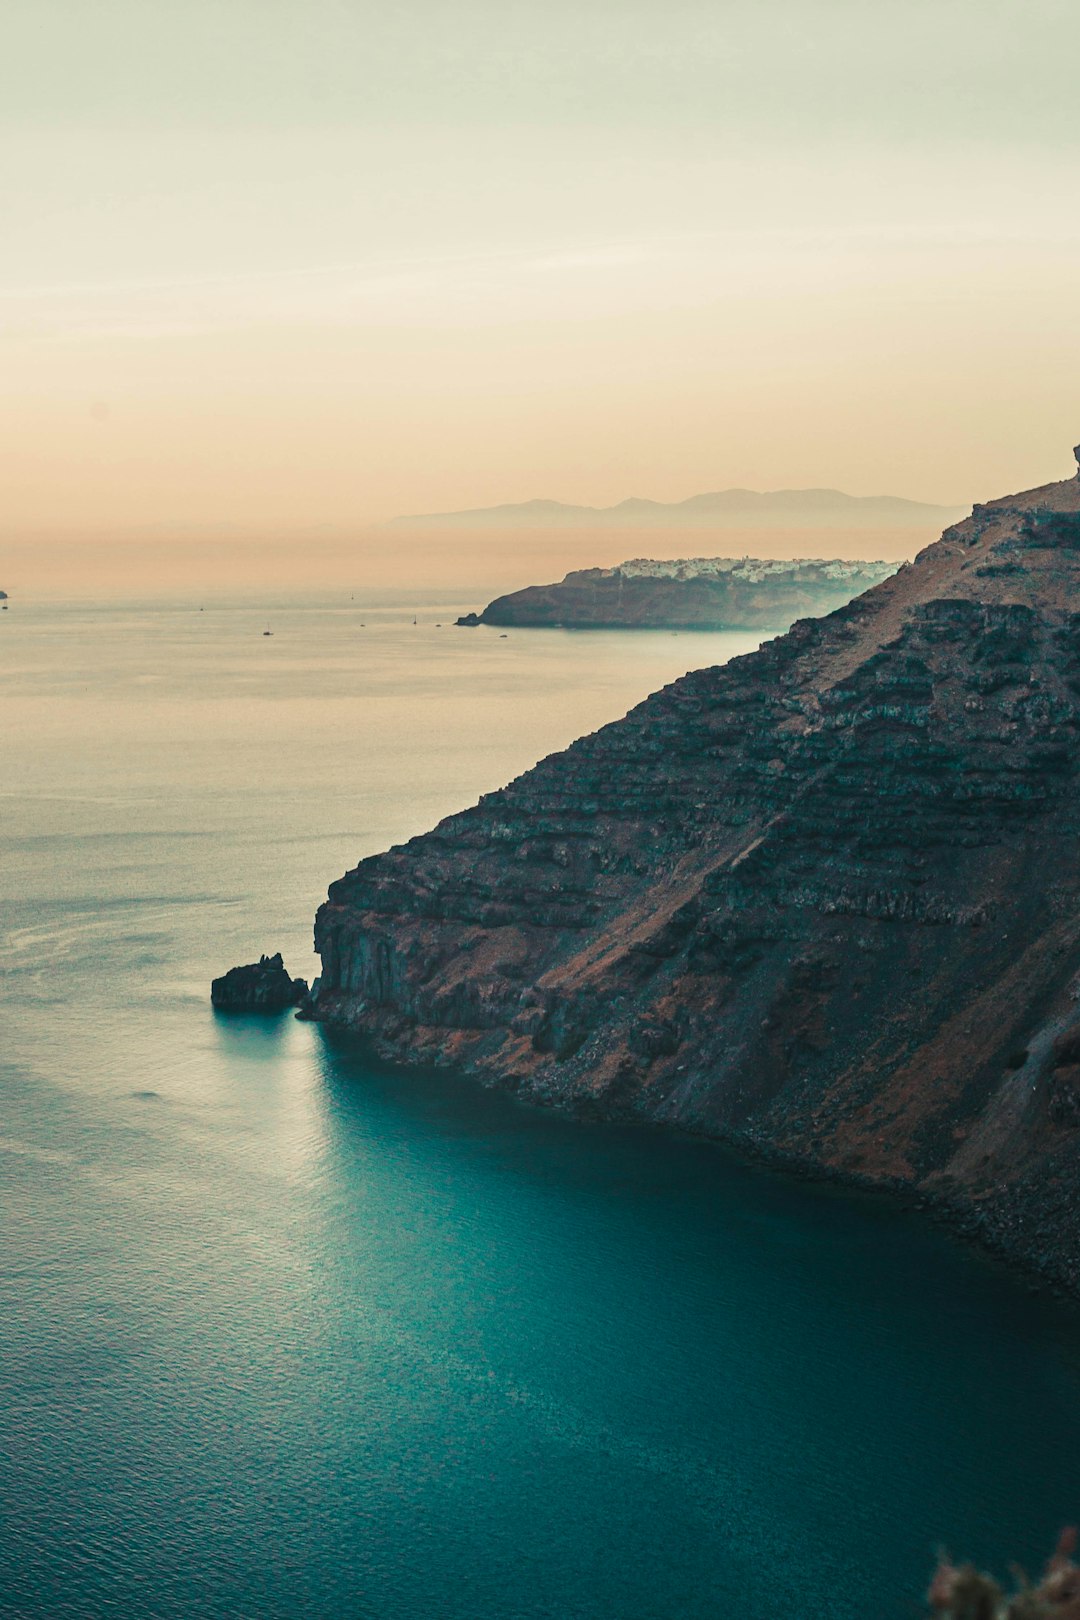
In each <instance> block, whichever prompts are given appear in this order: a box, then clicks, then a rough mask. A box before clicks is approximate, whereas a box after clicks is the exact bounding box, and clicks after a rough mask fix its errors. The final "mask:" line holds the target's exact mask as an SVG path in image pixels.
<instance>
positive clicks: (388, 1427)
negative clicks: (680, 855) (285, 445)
mask: <svg viewBox="0 0 1080 1620" xmlns="http://www.w3.org/2000/svg"><path fill="white" fill-rule="evenodd" d="M474 605H475V603H461V602H453V601H451V600H450V598H449V596H445V597H433V595H432V593H430V592H427V593H415V592H414V593H412V594H409V593H399V594H398V595H396V596H395V595H394V594H393V593H392V592H384V593H383V595H381V596H378V597H374V596H369V597H367V598H364V597H362V596H361V595H359V594H357V595H349V594H346V593H345V592H341V593H339V594H338V596H337V597H334V596H333V595H332V594H330V593H328V592H323V593H322V594H321V595H319V594H314V593H313V594H310V595H304V594H303V593H302V592H300V593H294V594H292V595H288V596H285V595H277V596H273V595H271V596H267V597H262V596H260V595H259V594H258V582H257V581H256V582H254V584H253V587H252V594H251V595H250V597H248V598H247V599H244V600H239V599H238V600H234V601H230V600H215V601H207V602H200V601H198V600H197V599H196V600H190V601H180V600H175V599H173V600H168V601H165V600H162V601H138V600H128V601H120V600H117V601H111V602H105V601H103V602H94V601H92V600H89V599H87V600H81V601H64V600H62V599H55V600H40V601H39V600H27V601H22V600H19V601H14V600H13V601H12V603H11V604H10V608H9V610H8V611H5V612H3V613H2V614H0V717H2V729H0V750H2V751H0V1001H2V1006H0V1454H2V1466H0V1613H2V1614H3V1615H5V1616H18V1617H25V1620H31V1617H33V1620H37V1617H46V1616H47V1617H72V1620H75V1617H78V1620H97V1617H106V1616H108V1617H113V1616H115V1617H121V1616H122V1617H124V1620H140V1617H143V1616H146V1617H160V1620H180V1617H188V1616H190V1617H198V1620H227V1617H228V1620H233V1617H247V1620H303V1617H307V1616H312V1617H326V1620H369V1617H370V1620H542V1617H543V1620H706V1617H708V1620H719V1617H720V1616H730V1615H735V1616H739V1617H745V1620H779V1617H781V1616H784V1617H787V1616H793V1617H796V1620H856V1617H857V1620H866V1617H868V1616H873V1617H874V1620H904V1617H911V1616H915V1615H918V1614H920V1613H922V1612H923V1610H922V1595H923V1593H924V1591H925V1587H926V1584H927V1581H928V1578H929V1575H930V1573H931V1570H932V1566H933V1562H934V1558H935V1554H936V1549H937V1548H938V1547H939V1546H945V1547H947V1548H949V1549H951V1550H952V1551H953V1552H954V1553H955V1554H956V1555H958V1556H965V1557H971V1558H974V1559H975V1560H976V1561H979V1562H982V1563H984V1564H990V1565H992V1566H994V1567H996V1568H997V1569H998V1570H1001V1571H1004V1569H1005V1568H1006V1567H1007V1565H1008V1563H1009V1562H1010V1561H1011V1560H1017V1561H1019V1562H1020V1563H1022V1564H1025V1565H1027V1566H1028V1567H1035V1566H1038V1565H1039V1564H1040V1562H1041V1560H1042V1559H1043V1557H1044V1556H1045V1555H1046V1554H1047V1552H1048V1551H1049V1550H1050V1547H1051V1545H1052V1543H1053V1541H1054V1540H1055V1538H1056V1536H1057V1533H1058V1530H1059V1528H1060V1527H1061V1526H1062V1525H1063V1524H1065V1523H1067V1522H1070V1521H1072V1520H1075V1519H1076V1518H1077V1517H1078V1516H1080V1470H1078V1467H1077V1458H1078V1457H1080V1332H1078V1327H1080V1319H1078V1316H1077V1314H1076V1312H1075V1311H1074V1309H1073V1308H1072V1307H1070V1306H1068V1305H1066V1304H1064V1303H1062V1302H1060V1301H1056V1300H1055V1299H1053V1298H1051V1297H1049V1296H1048V1295H1047V1294H1045V1293H1040V1292H1034V1291H1032V1289H1031V1287H1030V1285H1029V1284H1027V1283H1026V1282H1025V1281H1024V1280H1023V1279H1021V1278H1019V1277H1017V1276H1015V1275H1013V1274H1011V1273H1010V1272H1009V1271H1007V1270H1005V1269H1003V1268H1002V1267H1000V1266H999V1265H997V1264H995V1263H994V1262H992V1261H990V1260H988V1259H987V1258H985V1257H983V1256H981V1255H979V1254H977V1253H976V1252H974V1251H972V1250H970V1249H967V1248H965V1247H963V1246H961V1245H960V1244H959V1243H958V1242H957V1241H955V1240H954V1239H952V1238H951V1237H950V1236H948V1235H947V1234H946V1233H944V1232H942V1231H941V1230H939V1229H937V1228H936V1227H934V1226H933V1225H932V1224H930V1223H929V1222H928V1221H927V1220H925V1219H924V1218H922V1217H921V1216H919V1215H916V1214H913V1213H911V1212H910V1211H907V1210H902V1209H900V1208H898V1207H897V1206H896V1205H895V1204H893V1203H892V1202H890V1201H889V1200H888V1199H887V1198H884V1197H880V1198H879V1197H875V1196H870V1195H867V1194H864V1193H853V1192H849V1191H844V1190H841V1189H837V1188H835V1187H823V1186H816V1185H813V1184H810V1183H808V1182H805V1181H800V1180H795V1179H791V1178H788V1177H786V1176H784V1175H781V1174H778V1173H775V1172H772V1171H769V1170H765V1169H762V1168H761V1167H760V1166H755V1165H750V1164H746V1163H744V1162H742V1161H741V1160H740V1159H739V1158H738V1157H736V1156H734V1155H733V1154H732V1153H731V1152H730V1151H728V1150H726V1149H724V1148H722V1147H719V1146H717V1145H715V1144H711V1143H708V1142H704V1141H700V1140H694V1139H691V1138H688V1137H680V1136H678V1135H676V1134H673V1133H665V1132H662V1131H659V1130H656V1129H651V1128H646V1127H641V1128H633V1127H629V1126H616V1125H604V1124H587V1125H586V1124H581V1123H577V1122H574V1121H571V1120H569V1119H566V1118H563V1117H560V1116H559V1115H557V1114H554V1113H549V1112H545V1111H543V1110H538V1109H534V1108H529V1107H526V1106H523V1105H522V1104H520V1103H518V1102H515V1101H513V1100H510V1099H508V1098H507V1097H505V1096H502V1095H500V1094H498V1093H494V1092H489V1091H486V1090H484V1089H482V1088H480V1087H479V1086H478V1085H477V1084H475V1083H474V1082H471V1081H469V1080H468V1079H466V1078H463V1077H461V1076H455V1075H453V1074H447V1073H426V1072H412V1071H409V1072H401V1071H394V1070H392V1069H389V1068H387V1067H385V1066H383V1065H380V1064H377V1063H375V1062H373V1061H371V1060H370V1058H369V1057H367V1056H366V1055H365V1053H364V1051H363V1049H362V1047H361V1046H359V1045H358V1044H357V1043H356V1042H355V1041H354V1040H352V1039H349V1038H345V1037H343V1036H341V1035H337V1034H334V1033H332V1032H330V1031H327V1030H324V1029H322V1028H320V1027H319V1026H317V1025H314V1024H310V1023H301V1022H297V1021H296V1020H295V1019H294V1018H293V1017H292V1016H291V1015H284V1016H282V1017H280V1018H273V1019H258V1018H245V1017H224V1016H219V1015H217V1014H215V1013H214V1012H213V1010H212V1009H211V1006H210V1001H209V988H210V980H211V978H212V977H213V976H214V975H216V974H218V973H221V972H223V971H225V969H227V968H229V967H231V966H233V965H234V964H236V963H240V962H248V961H251V960H253V959H255V958H257V957H258V956H259V954H260V953H261V952H263V951H267V952H272V951H277V950H280V951H282V952H283V953H284V955H285V960H286V963H287V965H288V967H289V969H290V971H291V972H292V973H294V974H303V975H304V976H305V977H310V976H311V975H312V973H313V972H314V971H315V970H316V968H317V964H316V963H315V961H314V959H313V957H312V954H311V925H312V917H313V914H314V911H315V908H316V906H317V904H318V903H319V901H320V899H321V898H322V897H323V895H324V894H325V891H326V887H327V884H328V883H329V882H330V881H332V880H333V879H334V878H336V877H337V876H339V875H340V874H341V873H342V872H344V871H345V870H346V869H348V868H349V867H351V866H353V865H355V864H356V862H357V860H359V859H360V858H361V857H363V856H365V855H369V854H371V853H373V852H375V851H377V850H380V849H384V848H386V847H388V846H389V845H391V844H394V843H398V842H401V841H402V840H404V839H407V838H409V837H411V836H413V835H414V834H417V833H419V832H422V831H423V830H424V829H426V828H428V827H430V826H432V825H433V824H434V823H435V822H436V821H437V820H438V819H439V818H440V817H441V816H444V815H446V814H448V813H450V812H452V811H455V810H458V809H460V808H462V807H464V806H465V805H468V804H469V803H471V802H473V801H474V800H475V799H476V798H477V796H478V795H479V794H480V793H482V792H485V791H487V790H489V789H492V788H495V787H497V786H499V785H501V784H502V783H504V782H505V781H507V780H508V779H510V778H512V777H513V776H515V775H516V774H517V773H519V772H521V771H522V770H525V769H526V768H528V767H529V766H530V765H531V764H532V763H533V762H534V761H535V760H537V759H538V758H540V757H541V756H542V755H544V754H547V753H549V752H551V751H552V750H555V749H558V748H561V747H563V746H565V745H566V744H567V743H569V742H570V741H571V740H572V739H573V738H574V737H576V736H578V735H580V734H582V733H584V732H586V731H589V730H591V729H593V728H595V727H596V726H598V725H600V724H602V723H604V722H606V721H608V720H611V719H614V718H616V717H617V716H619V715H620V714H622V713H624V712H625V711H626V709H627V708H628V707H630V706H631V705H633V704H634V703H635V702H637V701H638V700H639V699H641V698H642V697H644V696H645V695H646V693H648V692H649V691H650V690H652V689H654V688H656V687H657V686H660V685H662V684H664V683H665V682H667V681H670V680H672V679H673V678H675V677H677V676H678V675H680V674H682V673H683V672H684V671H685V670H686V669H688V668H690V667H694V666H699V665H702V664H708V663H718V662H722V661H724V660H725V659H727V658H729V657H731V656H732V655H734V654H737V653H741V652H745V651H748V650H750V648H752V647H753V646H754V645H755V643H756V640H757V639H758V638H757V637H754V636H747V635H712V634H697V635H694V634H683V635H674V634H671V633H670V632H635V633H626V632H621V633H620V632H599V631H598V632H564V631H559V630H536V631H519V630H513V631H509V632H507V633H506V634H505V635H504V634H503V633H501V632H499V631H497V630H494V629H490V628H481V629H478V630H474V629H459V628H455V627H454V625H453V619H454V617H455V616H456V613H457V612H458V611H460V610H462V609H464V608H466V607H469V606H474ZM267 631H269V632H270V634H269V635H268V634H266V632H267Z"/></svg>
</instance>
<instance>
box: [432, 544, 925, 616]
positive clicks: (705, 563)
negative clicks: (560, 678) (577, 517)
mask: <svg viewBox="0 0 1080 1620" xmlns="http://www.w3.org/2000/svg"><path fill="white" fill-rule="evenodd" d="M897 566H898V565H897V564H896V563H891V562H840V561H832V562H830V561H826V560H824V559H821V558H814V557H803V558H797V559H795V560H791V561H788V560H785V561H776V560H774V559H762V558H755V557H691V558H687V559H684V560H683V561H679V562H663V561H661V562H655V561H652V560H651V559H649V558H637V559H635V560H634V561H632V562H625V563H622V564H620V566H619V567H617V568H582V569H578V570H576V571H575V572H574V573H571V574H567V576H566V578H565V579H564V580H562V581H560V583H559V584H557V585H527V586H526V587H525V588H524V590H520V591H511V592H510V593H509V595H507V596H498V597H496V598H495V600H494V601H493V602H489V603H488V605H487V607H486V608H485V609H484V611H483V612H482V613H479V614H477V613H470V614H468V615H467V616H466V617H465V618H463V619H459V620H458V624H469V625H474V624H497V625H516V626H522V627H525V626H533V627H536V626H541V625H562V626H566V627H569V628H574V629H595V628H599V627H603V626H620V627H623V628H626V629H673V630H768V629H776V628H777V627H779V626H782V625H785V624H790V623H791V621H792V620H793V619H797V618H801V617H804V616H805V615H807V614H811V613H814V614H816V613H827V612H828V611H829V610H830V609H831V608H835V607H839V606H840V605H841V604H842V603H844V602H849V601H850V600H851V598H852V597H853V596H857V595H858V593H859V592H860V591H864V590H866V588H867V587H868V586H870V585H875V584H877V582H878V581H879V580H882V579H886V578H887V577H888V576H889V575H890V574H892V573H895V572H896V568H897Z"/></svg>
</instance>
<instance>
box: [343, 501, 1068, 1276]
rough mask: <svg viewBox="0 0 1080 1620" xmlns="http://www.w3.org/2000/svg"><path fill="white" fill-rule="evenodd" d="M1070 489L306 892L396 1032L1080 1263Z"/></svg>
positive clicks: (568, 1100)
mask: <svg viewBox="0 0 1080 1620" xmlns="http://www.w3.org/2000/svg"><path fill="white" fill-rule="evenodd" d="M1078 541H1080V482H1078V481H1077V479H1076V478H1071V479H1069V480H1068V481H1066V482H1062V483H1060V484H1051V485H1048V486H1046V487H1044V488H1042V489H1037V490H1033V491H1030V492H1029V493H1027V494H1024V495H1018V496H1010V497H1007V498H1005V499H1003V500H998V501H994V502H991V503H990V504H988V505H985V506H979V507H976V508H975V510H974V512H973V513H972V516H971V517H970V518H968V519H966V520H965V521H964V522H962V523H959V524H957V525H955V526H954V527H953V528H951V529H948V530H946V532H945V534H944V535H943V537H942V539H941V540H940V541H939V542H938V543H937V544H935V545H933V546H930V547H928V548H927V549H926V550H925V551H923V552H922V553H921V554H920V555H919V557H918V558H917V559H916V561H915V562H914V563H913V564H910V565H908V566H906V567H904V568H902V569H901V570H900V571H899V572H898V573H897V574H895V575H893V577H891V578H889V579H886V580H885V581H884V582H883V583H881V584H879V585H877V586H875V587H874V588H873V589H872V590H870V591H868V592H866V593H865V594H864V595H863V596H860V597H858V598H856V599H855V600H854V601H852V602H851V603H849V604H848V605H847V606H845V607H842V608H839V609H838V610H836V611H834V612H832V613H830V614H829V615H828V616H827V617H825V618H820V619H811V620H802V621H800V622H798V623H796V624H795V625H794V627H793V628H792V629H791V630H790V631H789V632H788V633H787V635H784V636H781V637H779V638H777V639H776V640H774V641H771V642H768V643H766V644H765V645H764V646H763V647H762V648H761V649H760V651H758V652H756V653H753V654H750V655H749V656H747V657H744V658H737V659H733V660H732V661H731V662H730V663H729V664H726V665H724V666H723V667H721V668H711V669H699V670H696V671H694V672H693V673H692V674H690V675H687V676H685V677H684V678H683V679H682V680H679V681H676V682H675V683H674V684H673V685H671V686H669V687H665V688H664V689H663V690H662V691H660V692H656V693H654V694H653V696H652V697H650V698H648V699H647V700H646V701H645V702H644V703H642V704H640V705H639V706H638V707H637V708H636V709H634V710H632V711H631V713H630V714H628V715H627V716H626V717H625V719H623V720H620V721H617V722H615V723H614V724H612V725H609V726H605V727H604V728H603V729H602V730H601V731H598V732H597V733H596V734H595V735H593V736H589V737H585V738H582V739H581V740H580V741H579V742H577V743H575V744H574V745H573V746H572V747H571V748H569V749H567V750H566V751H565V752H564V753H562V754H558V755H553V756H552V757H551V758H549V759H546V760H543V761H541V763H540V764H539V765H537V766H536V767H535V768H534V769H533V770H531V771H529V772H527V773H526V774H525V775H524V776H521V777H519V778H518V779H517V781H515V782H512V783H511V784H510V785H509V786H508V787H506V788H504V789H502V790H501V791H499V792H497V793H491V794H488V795H487V796H486V797H485V798H483V799H482V800H481V801H480V803H479V804H478V805H476V806H474V807H473V808H472V809H469V810H466V811H464V812H462V813H461V814H459V815H455V816H451V817H449V818H448V819H447V820H445V821H443V822H441V823H440V825H439V826H438V827H436V828H435V829H434V831H433V832H430V833H428V834H427V835H425V836H424V837H422V838H415V839H413V840H412V841H411V842H410V843H408V844H407V845H405V846H403V847H401V848H398V849H393V850H390V851H389V852H387V853H386V854H384V855H379V856H375V857H372V858H371V859H369V860H365V861H363V862H361V864H360V865H359V866H358V867H356V869H355V870H354V871H352V872H349V873H348V874H347V875H346V876H345V877H343V878H341V879H340V880H339V881H338V882H337V883H335V884H333V885H332V887H331V889H330V896H329V899H328V901H327V903H326V904H325V905H323V906H322V907H321V909H320V911H319V914H318V918H317V920H316V945H317V948H318V950H319V951H320V952H321V955H322V960H323V972H322V978H321V985H320V994H319V1000H318V1005H317V1009H316V1016H318V1017H319V1018H322V1019H326V1020H328V1021H331V1022H336V1023H340V1024H344V1025H347V1026H350V1027H352V1028H356V1029H361V1030H363V1031H365V1032H366V1033H367V1034H368V1035H369V1036H370V1037H371V1038H372V1039H373V1041H374V1042H375V1044H376V1045H377V1046H378V1047H379V1048H380V1049H381V1050H382V1051H383V1053H384V1054H386V1055H389V1056H393V1057H397V1058H401V1059H409V1060H420V1061H425V1062H439V1063H445V1064H447V1065H454V1066H458V1067H462V1068H467V1069H469V1070H470V1071H472V1072H473V1073H475V1074H478V1075H480V1076H482V1077H484V1078H485V1079H487V1080H488V1081H490V1082H491V1083H497V1084H501V1085H505V1086H507V1087H511V1088H513V1089H514V1090H516V1091H518V1092H520V1093H522V1094H523V1095H525V1096H528V1097H531V1098H533V1099H535V1100H537V1101H542V1102H548V1103H552V1104H558V1105H561V1106H565V1107H567V1108H570V1109H574V1110H575V1111H579V1112H587V1113H592V1114H609V1115H621V1116H636V1117H640V1118H645V1119H650V1120H660V1121H668V1122H671V1123H672V1124H677V1125H680V1126H683V1127H687V1128H689V1129H692V1130H697V1131H701V1132H705V1133H709V1134H713V1135H717V1136H722V1137H726V1138H729V1139H732V1140H735V1141H740V1142H742V1143H744V1144H746V1145H747V1146H749V1147H751V1148H753V1149H754V1150H756V1151H761V1152H765V1153H768V1154H770V1155H773V1156H776V1157H777V1158H780V1159H784V1160H786V1161H788V1162H790V1163H794V1164H799V1165H802V1166H804V1167H806V1168H808V1169H811V1170H815V1171H818V1172H821V1173H823V1174H830V1175H841V1176H847V1177H852V1178H857V1179H859V1180H861V1181H869V1182H875V1183H878V1184H880V1185H884V1186H890V1187H906V1188H908V1189H910V1190H911V1191H912V1192H913V1193H914V1194H915V1195H916V1196H917V1197H919V1198H922V1199H932V1200H934V1201H936V1202H937V1203H939V1204H942V1205H945V1206H946V1207H948V1209H949V1210H950V1211H951V1212H952V1214H953V1215H954V1217H955V1218H956V1220H957V1221H958V1222H959V1223H961V1224H962V1225H963V1226H964V1228H965V1229H967V1230H969V1231H972V1232H974V1233H977V1234H978V1235H979V1236H980V1237H981V1238H983V1239H985V1240H987V1241H989V1242H991V1243H993V1244H994V1245H996V1246H997V1247H999V1248H1001V1249H1003V1250H1006V1251H1007V1252H1009V1253H1011V1254H1013V1255H1015V1256H1017V1257H1019V1258H1022V1259H1024V1260H1026V1261H1028V1262H1030V1263H1032V1264H1036V1265H1038V1266H1040V1267H1041V1268H1042V1269H1043V1270H1044V1271H1046V1272H1048V1273H1050V1274H1052V1275H1054V1276H1055V1277H1057V1278H1058V1279H1060V1280H1061V1281H1063V1282H1064V1283H1066V1284H1068V1285H1069V1286H1071V1287H1073V1288H1080V1042H1078V1041H1077V1039H1076V1036H1075V1034H1074V1031H1075V1028H1076V1025H1077V1005H1076V1003H1077V999H1080V791H1078V788H1080V543H1078Z"/></svg>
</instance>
